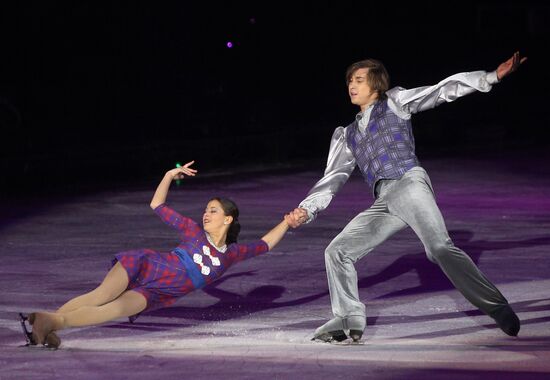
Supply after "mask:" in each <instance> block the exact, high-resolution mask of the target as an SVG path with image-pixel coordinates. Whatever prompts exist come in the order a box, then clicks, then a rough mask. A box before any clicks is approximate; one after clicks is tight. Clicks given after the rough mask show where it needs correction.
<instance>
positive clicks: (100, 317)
mask: <svg viewBox="0 0 550 380" xmlns="http://www.w3.org/2000/svg"><path fill="white" fill-rule="evenodd" d="M146 307H147V300H146V299H145V297H144V296H143V295H142V294H141V293H138V292H136V291H133V290H127V291H125V292H124V293H122V295H121V296H120V297H118V298H117V299H115V300H113V301H111V302H108V303H106V304H103V305H100V306H83V307H80V308H78V309H76V310H73V311H70V312H68V313H56V314H57V315H59V316H60V317H61V320H62V326H61V327H60V328H59V329H63V328H68V327H80V326H89V325H98V324H100V323H103V322H108V321H112V320H114V319H117V318H122V317H129V316H131V315H135V314H138V313H140V312H142V311H143V310H144V309H145V308H146Z"/></svg>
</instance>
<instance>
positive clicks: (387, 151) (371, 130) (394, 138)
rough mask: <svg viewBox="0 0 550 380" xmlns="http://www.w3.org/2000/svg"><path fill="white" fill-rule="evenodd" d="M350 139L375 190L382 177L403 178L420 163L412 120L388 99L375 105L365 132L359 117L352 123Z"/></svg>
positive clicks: (348, 141)
mask: <svg viewBox="0 0 550 380" xmlns="http://www.w3.org/2000/svg"><path fill="white" fill-rule="evenodd" d="M346 141H347V144H348V146H349V147H350V148H351V150H352V151H353V156H354V157H355V160H356V162H357V166H358V167H359V170H361V173H362V174H363V177H364V178H365V181H366V182H367V183H368V185H369V186H370V188H371V190H372V191H373V192H374V186H375V185H376V182H377V181H378V180H380V179H399V178H401V176H403V174H405V173H406V172H407V171H408V170H409V169H411V168H413V167H415V166H420V163H419V161H418V158H417V157H416V155H415V153H414V136H413V134H412V125H411V121H410V120H405V119H401V118H400V117H398V116H397V115H396V114H394V113H393V112H392V111H391V109H390V108H389V107H388V102H387V100H382V101H379V102H377V103H376V104H375V105H374V108H373V110H372V112H371V115H370V120H369V123H368V125H367V128H366V129H365V134H362V133H361V131H360V130H359V123H358V121H357V120H356V121H354V122H353V123H351V124H350V125H349V126H348V128H347V133H346Z"/></svg>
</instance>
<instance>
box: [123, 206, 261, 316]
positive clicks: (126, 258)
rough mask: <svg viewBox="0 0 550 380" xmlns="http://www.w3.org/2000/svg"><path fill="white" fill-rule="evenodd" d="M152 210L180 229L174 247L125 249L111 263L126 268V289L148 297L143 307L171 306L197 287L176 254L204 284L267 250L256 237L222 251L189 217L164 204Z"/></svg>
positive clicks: (170, 224) (150, 308)
mask: <svg viewBox="0 0 550 380" xmlns="http://www.w3.org/2000/svg"><path fill="white" fill-rule="evenodd" d="M155 212H156V213H157V215H159V216H160V218H161V219H162V220H163V221H164V222H165V223H166V224H168V225H169V226H171V227H173V228H174V229H176V230H177V231H178V232H179V237H180V244H179V245H178V246H177V247H176V248H175V249H174V251H172V252H157V251H154V250H150V249H140V250H133V251H126V252H120V253H118V254H117V255H116V256H115V259H114V260H113V265H114V264H115V263H116V262H117V261H118V262H120V263H121V264H122V266H123V267H124V269H126V272H127V273H128V279H129V284H128V289H129V290H134V291H137V292H139V293H141V294H142V295H143V296H144V297H145V299H146V300H147V308H146V310H152V309H157V308H160V307H166V306H170V305H172V304H173V303H174V302H176V300H177V299H178V298H180V297H182V296H184V295H186V294H187V293H189V292H192V291H193V290H195V289H196V287H195V286H194V284H193V281H192V280H191V278H192V275H191V274H190V273H189V272H188V270H187V269H186V265H185V264H184V262H183V261H182V260H181V258H180V257H179V256H178V254H179V255H182V254H187V255H188V256H189V260H186V261H187V263H189V262H192V263H193V265H194V266H195V268H193V269H192V270H193V273H194V274H195V269H196V272H198V273H199V274H200V275H201V276H203V280H204V282H202V281H201V282H200V283H201V284H203V285H204V286H205V285H208V284H210V283H212V282H213V281H215V280H216V279H217V278H219V277H220V276H221V275H222V274H223V273H224V272H225V271H226V270H227V269H228V268H229V267H230V266H231V265H233V264H234V263H236V262H239V261H242V260H246V259H249V258H252V257H255V256H258V255H260V254H262V253H265V252H267V251H268V250H269V247H268V245H267V243H266V242H264V241H263V240H257V241H254V242H251V243H248V244H238V243H233V244H230V245H229V246H228V247H227V250H226V251H225V252H224V253H222V252H220V251H218V250H217V249H216V248H215V247H214V246H213V245H212V244H210V243H209V242H208V239H207V238H206V233H205V232H204V230H203V229H202V228H201V227H200V226H199V225H198V224H197V223H195V222H194V221H193V220H192V219H189V218H187V217H184V216H182V215H180V214H179V213H178V212H176V211H174V210H172V209H171V208H169V207H168V206H166V205H161V206H159V207H157V208H156V209H155ZM176 250H177V253H176V252H175V251H176ZM206 268H207V269H206ZM205 269H206V270H205ZM195 283H196V281H195ZM134 319H135V318H134Z"/></svg>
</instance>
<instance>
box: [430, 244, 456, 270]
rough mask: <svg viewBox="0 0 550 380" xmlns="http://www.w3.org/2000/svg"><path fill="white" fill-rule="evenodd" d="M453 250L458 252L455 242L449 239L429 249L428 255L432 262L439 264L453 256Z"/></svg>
mask: <svg viewBox="0 0 550 380" xmlns="http://www.w3.org/2000/svg"><path fill="white" fill-rule="evenodd" d="M453 249H454V250H456V248H455V246H454V244H453V242H452V241H451V240H450V239H449V240H447V241H443V242H439V243H436V244H433V245H430V246H429V247H427V249H426V255H427V256H428V259H429V260H430V261H431V262H433V263H436V264H437V263H438V262H439V261H440V260H442V259H445V257H447V256H449V255H451V254H452V253H453Z"/></svg>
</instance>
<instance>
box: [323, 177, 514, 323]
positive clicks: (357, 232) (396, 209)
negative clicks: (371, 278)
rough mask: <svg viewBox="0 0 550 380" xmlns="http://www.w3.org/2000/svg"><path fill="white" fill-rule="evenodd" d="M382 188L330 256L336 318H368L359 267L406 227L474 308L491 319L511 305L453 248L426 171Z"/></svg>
mask: <svg viewBox="0 0 550 380" xmlns="http://www.w3.org/2000/svg"><path fill="white" fill-rule="evenodd" d="M379 183H380V185H378V186H377V189H378V194H377V198H376V201H375V202H374V204H373V205H372V206H371V207H370V208H369V209H368V210H365V211H363V212H361V213H360V214H358V215H357V216H356V217H355V218H353V219H352V220H351V221H350V222H349V223H348V225H347V226H346V227H345V228H344V230H343V231H342V232H340V234H338V236H336V237H335V238H334V240H333V241H332V242H331V243H330V244H329V246H328V247H327V249H326V251H325V263H326V269H327V277H328V284H329V291H330V299H331V303H332V311H333V313H334V315H335V317H339V318H349V317H352V316H357V317H365V316H366V313H365V305H364V304H363V303H362V302H361V301H360V300H359V291H358V288H357V272H356V271H355V267H354V263H355V262H356V261H357V260H359V259H361V258H362V257H363V256H365V255H366V254H367V253H369V252H370V251H371V250H372V249H374V248H375V247H376V246H377V245H379V244H380V243H382V242H383V241H384V240H386V239H387V238H389V237H390V236H391V235H393V234H394V233H396V232H397V231H399V230H402V229H404V228H405V227H407V226H410V227H411V228H412V229H413V231H414V232H415V233H416V235H417V236H418V237H419V238H420V240H421V241H422V243H423V244H424V248H425V250H426V254H427V256H428V259H429V260H430V261H432V262H434V263H436V264H438V265H439V267H440V268H441V269H442V270H443V272H444V273H445V274H446V275H447V277H448V278H449V280H451V282H452V283H453V284H454V286H455V287H456V288H457V289H458V290H459V291H460V292H461V293H462V294H463V295H464V297H466V299H467V300H468V301H470V302H471V303H472V304H473V305H474V306H476V307H477V308H479V309H481V311H483V312H484V313H486V314H489V315H490V314H491V313H492V312H494V311H496V310H497V309H499V308H500V307H501V306H503V305H507V304H508V301H507V300H506V299H505V298H504V296H503V295H502V294H501V293H500V292H499V291H498V289H497V288H496V287H495V286H494V285H493V284H492V283H491V282H490V281H489V280H488V279H487V278H486V277H485V276H484V275H483V273H481V271H480V270H479V269H478V268H477V266H476V265H475V264H474V262H473V261H472V260H471V259H470V257H469V256H468V255H466V254H465V253H464V252H463V251H462V250H460V249H458V248H457V247H455V246H454V244H453V242H452V241H451V239H450V238H449V234H448V232H447V228H446V227H445V222H444V221H443V217H442V216H441V212H440V211H439V208H438V207H437V204H436V202H435V198H434V193H433V189H432V185H431V183H430V178H429V177H428V174H427V173H426V171H425V170H424V169H423V168H421V167H415V168H412V169H411V170H409V171H408V172H407V173H405V175H404V176H403V177H402V178H401V179H399V180H383V181H381V182H379ZM357 327H358V328H359V327H360V326H357ZM362 327H364V326H362Z"/></svg>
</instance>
